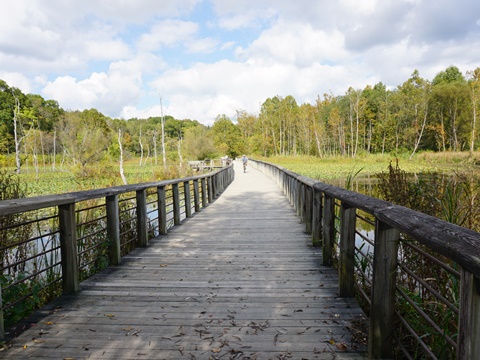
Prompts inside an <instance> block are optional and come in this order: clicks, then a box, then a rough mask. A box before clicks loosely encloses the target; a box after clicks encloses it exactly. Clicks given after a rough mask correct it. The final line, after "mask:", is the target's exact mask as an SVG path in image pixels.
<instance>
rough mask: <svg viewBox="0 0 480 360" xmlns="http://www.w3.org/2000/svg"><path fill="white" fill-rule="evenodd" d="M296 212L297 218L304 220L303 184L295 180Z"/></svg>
mask: <svg viewBox="0 0 480 360" xmlns="http://www.w3.org/2000/svg"><path fill="white" fill-rule="evenodd" d="M295 210H296V211H297V216H300V219H301V220H302V221H303V219H302V217H301V216H302V183H301V182H300V181H298V180H297V179H295Z"/></svg>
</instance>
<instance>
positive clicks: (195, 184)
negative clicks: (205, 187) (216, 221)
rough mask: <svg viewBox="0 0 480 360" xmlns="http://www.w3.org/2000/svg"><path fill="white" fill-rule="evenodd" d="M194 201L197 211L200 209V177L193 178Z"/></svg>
mask: <svg viewBox="0 0 480 360" xmlns="http://www.w3.org/2000/svg"><path fill="white" fill-rule="evenodd" d="M193 203H194V208H195V212H196V213H197V212H199V211H200V194H199V190H198V179H195V180H193Z"/></svg>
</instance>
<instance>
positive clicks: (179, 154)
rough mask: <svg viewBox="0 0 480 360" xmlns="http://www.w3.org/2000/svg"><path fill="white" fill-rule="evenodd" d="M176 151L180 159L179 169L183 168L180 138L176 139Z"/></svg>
mask: <svg viewBox="0 0 480 360" xmlns="http://www.w3.org/2000/svg"><path fill="white" fill-rule="evenodd" d="M177 151H178V157H179V159H180V169H183V157H182V138H179V139H178V144H177Z"/></svg>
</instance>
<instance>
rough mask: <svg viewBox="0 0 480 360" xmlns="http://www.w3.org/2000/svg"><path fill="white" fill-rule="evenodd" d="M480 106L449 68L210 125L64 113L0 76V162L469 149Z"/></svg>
mask: <svg viewBox="0 0 480 360" xmlns="http://www.w3.org/2000/svg"><path fill="white" fill-rule="evenodd" d="M479 104H480V68H477V69H475V70H473V71H467V72H466V74H462V73H461V72H460V70H459V69H458V68H457V67H456V66H450V67H448V68H447V69H445V70H444V71H441V72H439V73H438V74H437V75H436V76H435V77H434V78H433V79H432V80H427V79H424V78H422V77H421V76H420V74H419V72H418V71H417V70H415V71H414V72H413V73H412V75H411V77H410V78H409V79H407V80H406V81H405V82H404V83H402V84H401V85H398V86H397V87H396V88H395V89H387V87H386V86H385V85H384V84H383V83H381V82H380V83H377V84H375V85H373V86H371V85H368V86H366V87H365V88H364V89H353V88H349V89H348V90H347V91H346V92H345V94H343V95H333V94H324V95H323V96H322V97H320V96H319V97H318V98H317V100H316V101H315V103H313V104H311V103H304V104H301V105H298V104H297V102H296V100H295V98H294V97H293V96H286V97H281V96H274V97H272V98H268V99H266V100H265V101H264V102H263V104H262V105H261V107H260V109H259V111H258V113H256V114H253V113H249V112H247V111H244V110H238V111H237V114H236V117H235V118H234V119H233V120H232V119H230V118H228V117H227V116H226V115H219V116H218V117H217V118H216V119H215V121H214V123H213V125H212V126H205V125H203V124H201V123H200V122H198V121H197V120H191V119H182V120H178V119H175V118H174V117H172V116H169V115H165V116H164V115H163V114H159V116H157V117H150V118H148V119H138V118H133V119H128V120H123V119H112V118H110V117H108V116H105V115H103V114H102V113H100V112H99V111H98V110H96V109H88V110H83V111H67V110H64V109H62V108H61V107H60V106H59V104H58V102H57V101H55V100H45V99H44V98H42V96H40V95H37V94H23V93H22V92H21V91H20V90H19V89H18V88H15V87H10V86H8V84H7V83H6V82H5V81H3V80H0V165H2V166H15V168H16V171H17V172H20V170H21V167H22V164H25V163H26V162H30V164H32V165H33V166H35V168H36V169H39V168H41V167H42V166H44V167H45V166H47V164H48V165H51V166H52V167H53V168H55V166H58V165H63V164H65V163H68V164H71V165H74V166H78V167H80V168H84V167H86V166H88V165H89V164H92V163H94V162H96V161H101V160H115V161H117V160H118V159H119V157H121V158H122V159H123V158H124V157H125V158H128V157H135V158H136V159H138V161H139V165H140V166H141V165H143V164H146V163H149V162H150V163H155V164H157V163H160V164H161V163H163V164H164V165H165V164H166V163H167V162H169V163H172V164H173V163H175V164H178V162H183V160H184V158H185V159H188V160H202V159H205V158H212V157H216V156H224V155H227V156H230V157H233V158H235V157H237V156H239V155H241V154H242V153H248V154H251V155H262V156H267V157H268V156H274V155H286V156H289V155H292V156H295V155H312V156H318V157H325V156H332V155H333V156H335V155H341V156H348V157H355V156H357V155H359V154H364V153H382V154H383V153H395V154H398V153H409V154H410V155H411V156H413V155H414V154H415V153H416V152H417V151H425V150H429V151H469V152H471V153H473V151H475V150H476V149H478V147H479V145H480V144H479V142H480V139H479V138H478V124H477V114H478V111H479ZM159 154H162V156H160V155H159ZM159 158H161V160H159ZM13 159H14V160H13Z"/></svg>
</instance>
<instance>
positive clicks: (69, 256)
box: [58, 203, 80, 294]
mask: <svg viewBox="0 0 480 360" xmlns="http://www.w3.org/2000/svg"><path fill="white" fill-rule="evenodd" d="M58 219H59V227H60V251H61V254H62V281H63V292H64V293H65V294H74V293H76V292H78V290H79V277H80V276H79V269H78V252H77V229H76V220H75V203H70V204H65V205H60V206H59V207H58Z"/></svg>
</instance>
